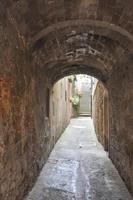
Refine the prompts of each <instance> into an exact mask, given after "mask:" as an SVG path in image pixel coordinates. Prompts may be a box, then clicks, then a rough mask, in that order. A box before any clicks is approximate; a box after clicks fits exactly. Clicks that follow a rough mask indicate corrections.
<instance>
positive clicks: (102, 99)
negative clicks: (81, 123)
mask: <svg viewBox="0 0 133 200" xmlns="http://www.w3.org/2000/svg"><path fill="white" fill-rule="evenodd" d="M108 114H109V113H108V93H107V90H106V89H105V87H104V86H103V84H102V83H101V82H99V81H98V82H97V84H96V88H95V91H94V94H93V101H92V118H93V122H94V127H95V131H96V134H97V137H98V140H99V141H100V143H101V144H102V145H103V146H104V148H105V150H108V140H109V135H108V134H109V130H108V129H109V127H108V126H109V124H108V123H109V122H108V120H109V116H108Z"/></svg>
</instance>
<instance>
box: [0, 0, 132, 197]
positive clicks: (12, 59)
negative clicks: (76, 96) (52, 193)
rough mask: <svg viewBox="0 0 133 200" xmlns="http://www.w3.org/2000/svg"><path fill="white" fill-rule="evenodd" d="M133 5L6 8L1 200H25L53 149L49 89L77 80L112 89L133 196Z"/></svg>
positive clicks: (0, 35) (117, 158)
mask: <svg viewBox="0 0 133 200" xmlns="http://www.w3.org/2000/svg"><path fill="white" fill-rule="evenodd" d="M132 6H133V1H132V0H127V1H125V0H121V1H115V0H113V1H112V0H111V1H110V0H106V1H104V0H99V1H97V0H91V1H89V0H76V1H75V0H71V1H65V0H64V1H61V0H59V1H55V0H53V1H49V0H47V1H42V0H38V1H35V0H30V1H27V0H19V1H8V0H7V1H6V2H5V1H3V0H2V1H1V12H0V19H1V31H0V42H1V45H0V92H1V96H0V101H1V102H0V109H1V112H0V132H1V135H0V138H1V141H0V152H1V161H2V162H1V163H2V164H1V166H0V169H1V174H2V175H1V180H0V184H3V183H4V184H3V185H4V186H5V187H4V186H3V187H2V191H1V193H0V195H1V196H0V198H2V200H7V199H9V198H10V199H11V200H12V199H13V200H14V199H15V198H16V199H21V197H23V195H24V193H25V191H26V190H27V188H29V186H31V185H32V184H33V180H35V175H37V174H38V172H39V171H40V169H41V167H42V165H43V163H44V162H45V161H46V159H47V157H48V154H49V152H50V150H51V149H52V147H53V142H52V135H51V132H50V126H49V119H48V117H47V111H46V110H47V109H46V99H47V97H46V96H47V93H48V89H49V88H51V87H52V85H53V84H54V83H55V82H56V81H57V80H59V79H61V78H63V77H65V76H66V75H70V74H73V73H74V74H75V73H86V74H89V75H93V76H95V77H96V78H98V79H99V80H101V81H102V82H103V84H104V85H105V86H106V87H107V89H108V91H109V102H110V105H109V107H110V133H111V134H110V145H109V146H110V150H109V151H110V157H111V159H112V161H113V162H114V164H115V166H116V167H117V169H118V170H119V172H120V174H121V176H122V177H123V179H124V180H125V182H126V184H127V185H128V188H129V189H130V190H131V191H132V190H133V189H132V188H133V161H132V160H133V159H132V152H133V141H132V129H133V127H132V121H133V117H132V116H133V111H132V110H133V109H132V108H133V103H132V102H133V92H132V87H133V69H132V62H133V59H132V53H133V23H132V21H133V11H132ZM105 101H106V100H105ZM127 119H128V120H127ZM7 147H8V148H7ZM44 149H45V150H44ZM29 155H30V156H29ZM30 169H33V170H32V171H31V170H30ZM7 174H8V176H7ZM16 174H17V176H16ZM8 177H10V180H9V178H8ZM18 177H19V178H18ZM13 182H14V184H12V183H13ZM6 185H8V187H6ZM19 185H22V188H20V187H19Z"/></svg>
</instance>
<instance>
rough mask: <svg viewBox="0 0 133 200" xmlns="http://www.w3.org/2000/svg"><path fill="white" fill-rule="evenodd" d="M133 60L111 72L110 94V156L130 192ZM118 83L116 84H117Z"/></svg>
mask: <svg viewBox="0 0 133 200" xmlns="http://www.w3.org/2000/svg"><path fill="white" fill-rule="evenodd" d="M132 63H133V59H132V57H130V58H128V60H125V62H124V63H122V64H121V66H120V68H119V67H118V68H117V70H116V71H115V72H114V73H113V74H112V76H111V79H110V82H109V87H110V90H109V96H110V102H111V104H110V141H109V146H110V158H111V159H112V161H113V163H114V164H115V166H116V167H117V169H118V171H119V172H120V174H121V176H122V178H123V179H124V180H125V183H126V184H127V186H128V188H129V189H130V191H132V193H133V66H132V65H133V64H132ZM116 86H117V87H116Z"/></svg>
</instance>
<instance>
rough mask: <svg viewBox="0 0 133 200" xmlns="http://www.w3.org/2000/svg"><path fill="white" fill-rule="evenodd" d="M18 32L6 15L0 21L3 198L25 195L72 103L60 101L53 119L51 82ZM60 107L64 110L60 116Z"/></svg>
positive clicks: (13, 199) (0, 174) (9, 199)
mask: <svg viewBox="0 0 133 200" xmlns="http://www.w3.org/2000/svg"><path fill="white" fill-rule="evenodd" d="M19 36H20V35H19ZM19 36H18V35H16V32H14V29H13V28H12V27H11V26H10V24H9V23H8V21H6V20H5V21H4V22H3V25H0V44H1V45H0V199H1V200H22V199H23V197H24V195H26V194H27V192H28V190H29V189H30V188H31V187H32V186H33V184H34V182H35V180H36V177H37V176H38V173H39V172H40V169H41V168H42V166H43V164H44V163H45V161H46V160H47V158H48V155H49V153H50V151H51V150H52V148H53V145H54V144H55V142H56V141H57V138H58V137H59V134H61V132H62V130H63V129H64V128H65V127H66V125H67V123H68V121H69V117H70V115H66V112H65V111H64V112H63V113H62V110H61V109H62V107H63V109H66V110H67V106H68V109H70V108H69V104H68V99H67V102H66V104H65V106H64V104H63V103H62V105H60V104H56V110H57V115H56V116H55V117H52V116H51V115H52V114H51V113H50V116H51V119H54V120H53V121H54V123H51V121H50V116H49V117H48V116H47V115H46V114H47V89H48V88H49V90H50V96H51V90H52V88H51V85H50V83H49V81H48V79H47V76H46V73H45V71H44V70H42V69H41V68H40V67H39V66H38V67H36V68H35V67H34V65H33V64H32V62H31V56H30V55H29V53H28V50H27V47H26V45H24V43H25V42H24V41H23V40H21V39H22V38H21V37H20V38H19ZM62 84H64V85H63V88H62V90H63V89H64V87H66V90H67V89H68V88H67V82H66V80H65V83H64V82H63V81H62ZM69 87H71V86H69ZM55 88H56V87H55ZM69 89H71V88H69ZM54 90H55V89H54ZM58 90H59V91H58V92H59V93H60V89H58ZM63 92H64V91H63ZM68 97H69V95H68ZM62 98H64V93H63V95H62ZM50 99H51V98H50ZM54 99H55V97H53V100H54ZM55 101H56V102H57V99H56V100H55ZM63 101H64V99H63ZM50 110H51V108H50ZM50 112H51V111H50ZM59 113H62V115H61V116H58V114H59ZM64 114H65V116H64ZM61 120H62V121H61ZM60 122H61V125H59V123H60ZM62 124H63V126H62ZM55 125H56V126H57V127H56V128H55V127H54V126H55ZM53 129H55V131H54V132H53ZM57 133H58V134H57ZM53 134H54V137H53ZM56 134H57V135H56Z"/></svg>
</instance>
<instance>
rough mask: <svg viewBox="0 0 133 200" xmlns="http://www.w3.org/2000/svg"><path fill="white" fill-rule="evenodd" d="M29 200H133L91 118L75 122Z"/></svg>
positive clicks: (41, 174)
mask: <svg viewBox="0 0 133 200" xmlns="http://www.w3.org/2000/svg"><path fill="white" fill-rule="evenodd" d="M26 200H133V198H132V196H131V195H130V193H129V192H128V190H127V188H126V186H125V184H124V182H123V181H122V179H121V178H120V176H119V174H118V172H117V170H116V169H115V167H114V165H113V164H112V162H111V160H110V159H109V158H108V155H107V153H106V152H105V151H104V149H103V147H102V145H101V144H100V143H99V142H98V141H97V138H96V135H95V132H94V128H93V123H92V120H91V119H90V118H83V117H81V118H77V119H72V120H71V123H70V125H69V126H68V128H67V129H66V131H65V132H64V133H63V135H62V137H61V138H60V139H59V141H58V142H57V144H56V145H55V148H54V149H53V151H52V153H51V155H50V157H49V159H48V161H47V163H46V165H45V166H44V168H43V170H42V172H41V173H40V176H39V178H38V180H37V182H36V184H35V186H34V187H33V189H32V191H31V192H30V193H29V195H28V197H27V198H26Z"/></svg>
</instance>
